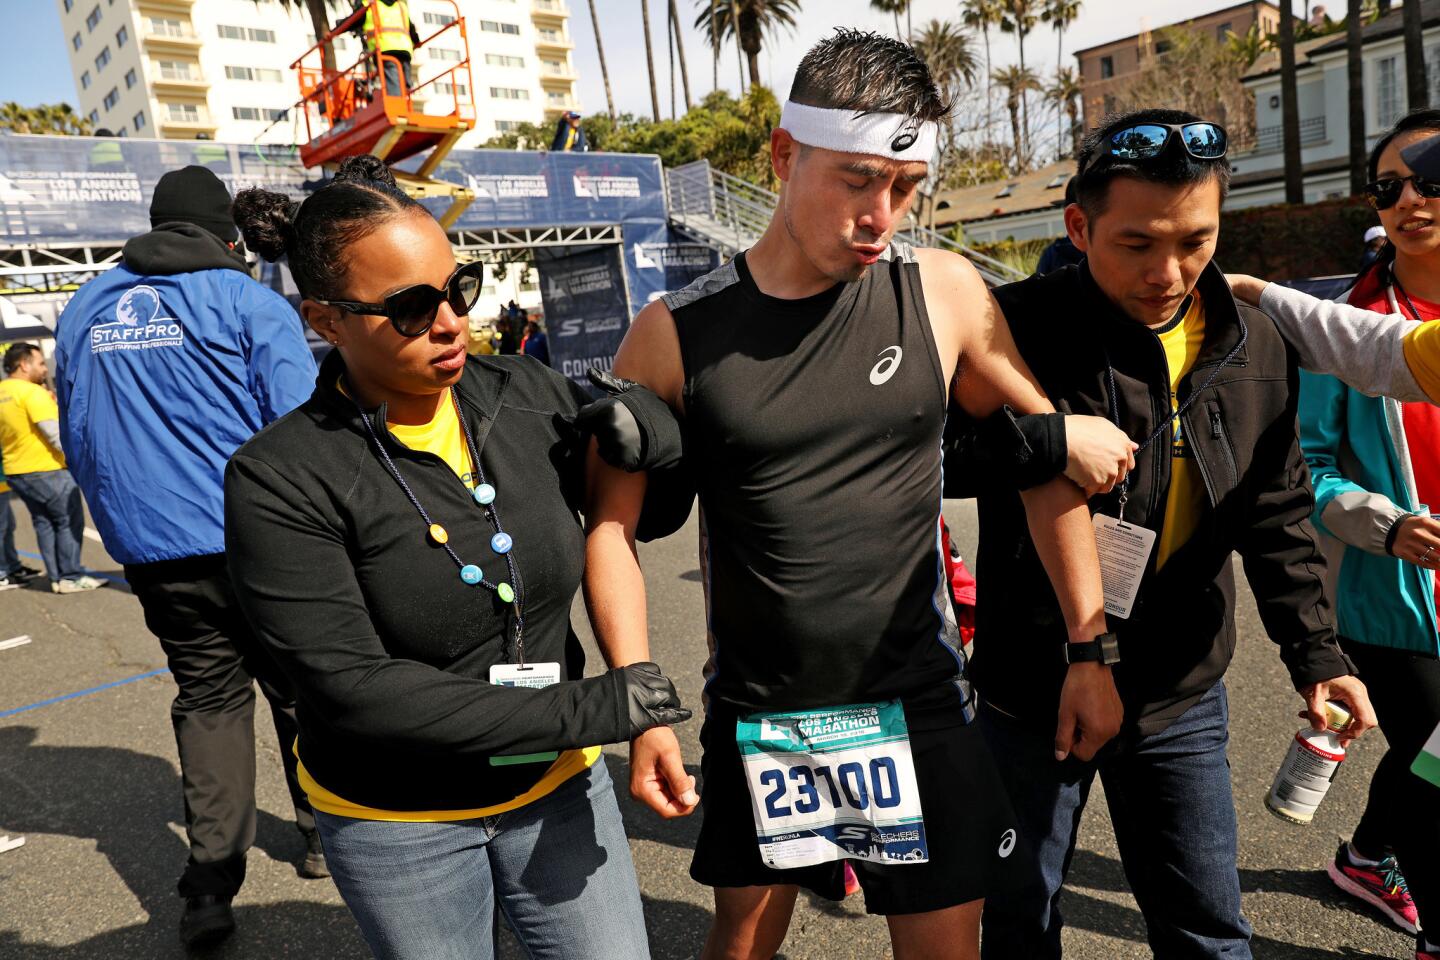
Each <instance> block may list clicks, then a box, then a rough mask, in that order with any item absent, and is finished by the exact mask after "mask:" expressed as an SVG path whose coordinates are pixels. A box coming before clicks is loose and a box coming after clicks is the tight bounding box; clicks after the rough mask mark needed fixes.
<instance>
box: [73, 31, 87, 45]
mask: <svg viewBox="0 0 1440 960" xmlns="http://www.w3.org/2000/svg"><path fill="white" fill-rule="evenodd" d="M84 42H85V41H84V40H82V39H80V31H78V30H77V31H75V36H73V37H71V38H70V46H72V47H74V48H75V49H76V50H79V49H80V44H82V43H84Z"/></svg>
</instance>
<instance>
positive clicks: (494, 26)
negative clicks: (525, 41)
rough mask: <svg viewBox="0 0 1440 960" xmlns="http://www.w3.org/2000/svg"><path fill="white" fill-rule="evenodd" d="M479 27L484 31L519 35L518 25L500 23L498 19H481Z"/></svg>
mask: <svg viewBox="0 0 1440 960" xmlns="http://www.w3.org/2000/svg"><path fill="white" fill-rule="evenodd" d="M480 29H481V30H483V31H485V32H486V33H508V34H510V35H512V36H516V37H518V36H520V27H519V26H517V25H516V24H513V23H501V22H499V21H498V20H481V21H480Z"/></svg>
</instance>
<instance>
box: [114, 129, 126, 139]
mask: <svg viewBox="0 0 1440 960" xmlns="http://www.w3.org/2000/svg"><path fill="white" fill-rule="evenodd" d="M115 136H117V137H128V136H129V134H128V133H126V132H125V128H124V127H121V128H120V129H119V130H116V131H115Z"/></svg>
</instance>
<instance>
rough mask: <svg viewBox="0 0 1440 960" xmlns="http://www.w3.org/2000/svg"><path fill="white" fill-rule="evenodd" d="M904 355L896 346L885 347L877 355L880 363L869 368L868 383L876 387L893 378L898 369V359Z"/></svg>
mask: <svg viewBox="0 0 1440 960" xmlns="http://www.w3.org/2000/svg"><path fill="white" fill-rule="evenodd" d="M904 353H905V351H903V350H901V349H900V348H899V347H898V346H897V347H886V348H885V349H884V350H881V351H880V353H879V354H878V356H879V357H880V362H879V363H877V364H875V366H873V367H871V368H870V382H871V383H873V384H874V385H875V386H877V387H878V386H880V384H882V383H884V382H885V381H886V380H889V379H890V378H891V377H893V376H895V371H896V370H897V369H899V367H900V357H901V356H903V355H904Z"/></svg>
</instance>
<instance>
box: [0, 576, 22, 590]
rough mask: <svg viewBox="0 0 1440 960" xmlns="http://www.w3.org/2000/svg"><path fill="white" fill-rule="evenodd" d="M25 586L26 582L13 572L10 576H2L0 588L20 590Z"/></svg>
mask: <svg viewBox="0 0 1440 960" xmlns="http://www.w3.org/2000/svg"><path fill="white" fill-rule="evenodd" d="M23 586H25V584H24V583H22V582H21V581H20V578H19V577H17V576H16V575H15V574H13V573H12V574H10V576H8V577H0V590H18V589H19V588H21V587H23Z"/></svg>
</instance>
